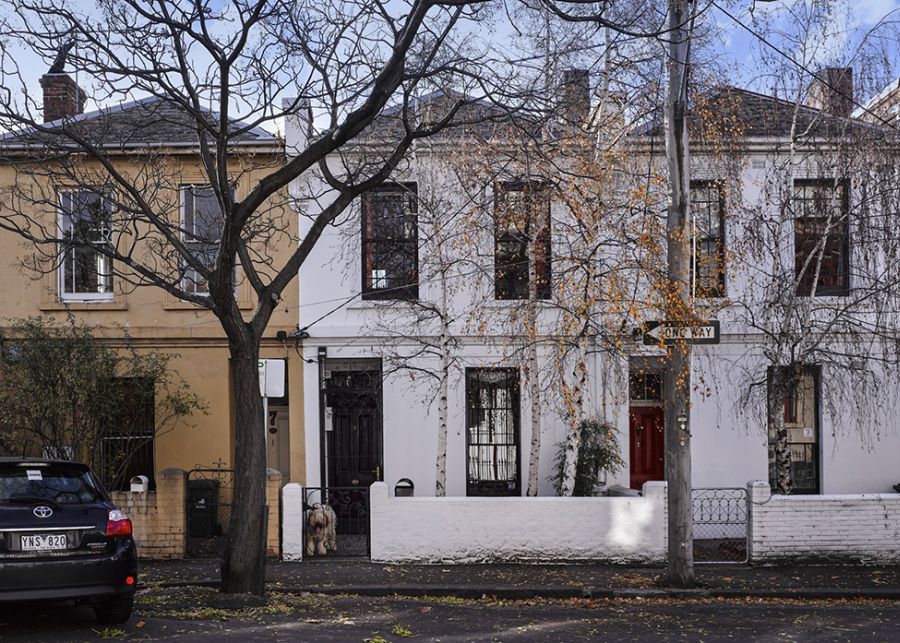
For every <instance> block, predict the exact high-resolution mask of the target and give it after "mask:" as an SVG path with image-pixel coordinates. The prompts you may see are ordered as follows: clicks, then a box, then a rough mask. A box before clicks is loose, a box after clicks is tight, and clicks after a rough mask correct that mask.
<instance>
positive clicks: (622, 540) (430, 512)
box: [370, 482, 666, 563]
mask: <svg viewBox="0 0 900 643" xmlns="http://www.w3.org/2000/svg"><path fill="white" fill-rule="evenodd" d="M370 498H371V527H372V533H371V543H372V560H374V561H378V562H392V563H393V562H417V563H471V562H485V561H526V562H539V561H541V562H544V561H560V562H561V561H570V560H591V561H611V562H640V563H647V562H660V561H663V560H665V555H666V485H665V483H664V482H648V483H646V484H645V485H644V495H643V497H622V498H607V497H602V498H557V497H538V498H520V497H516V498H460V497H454V498H432V497H427V498H392V497H390V496H389V493H388V486H387V485H386V484H385V483H383V482H376V483H375V484H373V485H372V487H371V492H370Z"/></svg>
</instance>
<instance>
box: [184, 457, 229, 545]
mask: <svg viewBox="0 0 900 643" xmlns="http://www.w3.org/2000/svg"><path fill="white" fill-rule="evenodd" d="M233 499H234V470H233V469H191V470H190V471H188V476H187V498H186V507H185V517H186V519H187V555H188V556H197V557H214V556H219V555H220V554H221V553H222V552H223V551H224V549H225V537H226V535H227V534H228V525H229V523H230V522H231V504H232V502H233Z"/></svg>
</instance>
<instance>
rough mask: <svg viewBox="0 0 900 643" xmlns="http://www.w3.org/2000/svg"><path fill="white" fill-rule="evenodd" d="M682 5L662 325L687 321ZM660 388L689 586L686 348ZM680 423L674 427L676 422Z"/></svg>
mask: <svg viewBox="0 0 900 643" xmlns="http://www.w3.org/2000/svg"><path fill="white" fill-rule="evenodd" d="M688 8H689V3H688V2H687V0H669V29H670V31H669V36H668V40H669V79H668V91H667V96H666V158H667V161H668V167H669V192H670V201H669V210H668V217H667V222H666V236H667V250H668V264H669V265H668V290H667V297H666V303H665V313H666V317H667V319H672V320H676V321H680V322H689V321H693V320H692V319H691V304H690V294H689V292H690V272H689V270H690V257H689V254H688V250H689V245H688V242H689V240H690V228H689V225H688V216H687V215H688V186H689V165H688V133H687V127H686V126H687V124H686V119H685V116H686V112H687V73H688V42H689V33H688V30H687V22H688V20H689V19H690V17H689V14H688ZM669 358H670V359H669V370H668V373H667V378H666V379H667V382H666V398H667V399H666V428H665V438H666V461H665V466H666V468H665V471H666V481H667V482H668V510H669V518H668V520H669V525H668V533H669V549H668V574H667V576H668V581H669V583H670V584H672V585H675V586H677V587H692V586H693V585H694V540H693V526H694V525H693V515H692V506H691V443H690V436H691V433H690V406H691V351H690V346H689V345H688V344H687V343H686V342H681V343H679V344H677V345H675V346H671V347H670V349H669ZM679 420H680V421H679Z"/></svg>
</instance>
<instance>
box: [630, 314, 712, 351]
mask: <svg viewBox="0 0 900 643" xmlns="http://www.w3.org/2000/svg"><path fill="white" fill-rule="evenodd" d="M643 330H644V346H656V345H658V344H659V341H660V340H662V341H663V343H664V344H668V345H672V344H675V343H677V342H687V343H688V344H718V343H719V320H718V319H710V320H709V321H706V322H703V323H702V324H697V325H694V324H689V323H687V322H681V321H651V322H647V323H645V324H644V328H643Z"/></svg>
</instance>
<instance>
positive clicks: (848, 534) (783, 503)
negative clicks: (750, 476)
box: [747, 481, 900, 563]
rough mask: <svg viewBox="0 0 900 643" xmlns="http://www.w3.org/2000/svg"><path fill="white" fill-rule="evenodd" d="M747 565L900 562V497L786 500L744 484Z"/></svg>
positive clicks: (755, 485)
mask: <svg viewBox="0 0 900 643" xmlns="http://www.w3.org/2000/svg"><path fill="white" fill-rule="evenodd" d="M747 496H748V498H749V499H750V502H749V509H750V515H749V527H750V537H749V540H750V552H749V555H750V560H751V562H778V561H787V560H791V561H797V560H804V559H806V560H836V561H846V562H870V563H898V562H900V494H891V493H883V494H882V493H872V494H853V495H823V496H784V495H778V494H773V493H772V492H771V490H770V488H769V484H768V483H767V482H760V481H755V482H751V483H749V484H748V485H747Z"/></svg>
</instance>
